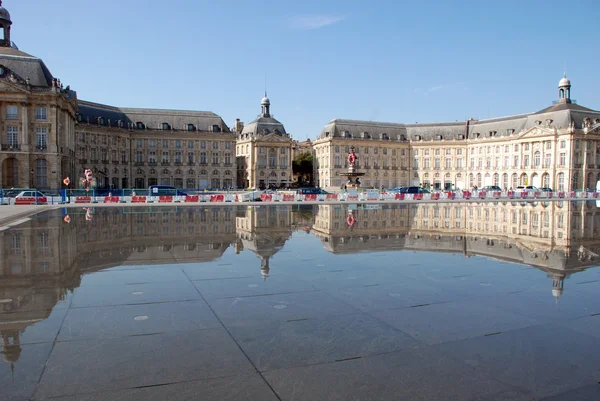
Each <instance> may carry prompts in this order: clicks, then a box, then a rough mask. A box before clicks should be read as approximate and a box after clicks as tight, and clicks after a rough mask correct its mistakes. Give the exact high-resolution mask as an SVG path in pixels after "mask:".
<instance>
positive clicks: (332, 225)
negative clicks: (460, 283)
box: [313, 202, 600, 296]
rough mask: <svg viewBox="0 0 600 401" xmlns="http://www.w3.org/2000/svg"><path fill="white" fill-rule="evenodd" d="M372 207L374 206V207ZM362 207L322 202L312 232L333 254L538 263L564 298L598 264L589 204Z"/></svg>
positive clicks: (595, 216)
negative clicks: (399, 253) (397, 253)
mask: <svg viewBox="0 0 600 401" xmlns="http://www.w3.org/2000/svg"><path fill="white" fill-rule="evenodd" d="M369 206H372V205H369ZM375 207H376V208H375V209H370V210H369V209H366V208H365V209H358V210H355V211H354V212H353V214H352V215H353V217H354V218H355V222H354V226H353V227H352V229H350V227H349V225H348V213H347V209H346V207H344V206H340V205H319V206H316V211H315V214H316V216H315V225H314V227H313V233H314V234H315V235H317V236H318V237H319V238H320V239H321V241H322V242H323V246H324V247H325V249H327V250H328V251H330V252H332V253H339V254H343V253H356V252H363V251H378V250H381V251H385V250H416V251H433V252H449V253H462V254H464V255H465V256H467V257H470V256H472V255H481V256H488V257H493V258H495V259H499V260H506V261H510V262H515V263H522V264H527V265H531V266H535V267H537V268H539V269H541V270H543V271H545V272H547V273H548V274H549V275H550V276H551V277H552V279H553V294H554V295H555V296H560V295H561V294H562V292H563V281H564V278H565V277H566V276H568V275H569V274H572V273H575V272H578V271H581V270H584V269H585V268H587V267H590V266H594V265H595V264H596V263H597V262H596V261H597V258H598V254H599V253H600V241H599V240H597V239H596V238H597V236H598V231H599V229H600V211H599V210H598V209H597V208H596V206H595V205H594V204H593V203H592V202H587V203H584V202H535V203H520V202H498V203H485V204H479V203H472V204H471V203H465V204H458V205H456V204H454V205H452V204H443V203H439V204H423V205H393V206H392V207H390V208H385V209H384V208H380V207H379V206H375Z"/></svg>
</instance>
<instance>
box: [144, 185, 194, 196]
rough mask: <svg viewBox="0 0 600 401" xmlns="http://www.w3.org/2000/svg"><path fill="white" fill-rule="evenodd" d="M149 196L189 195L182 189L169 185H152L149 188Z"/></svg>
mask: <svg viewBox="0 0 600 401" xmlns="http://www.w3.org/2000/svg"><path fill="white" fill-rule="evenodd" d="M148 195H149V196H187V193H185V192H183V191H182V190H181V189H177V188H175V187H170V186H168V185H152V186H150V188H148Z"/></svg>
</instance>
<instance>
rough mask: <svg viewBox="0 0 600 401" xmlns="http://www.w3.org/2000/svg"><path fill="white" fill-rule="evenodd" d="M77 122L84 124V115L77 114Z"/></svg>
mask: <svg viewBox="0 0 600 401" xmlns="http://www.w3.org/2000/svg"><path fill="white" fill-rule="evenodd" d="M77 121H79V122H82V121H83V114H81V113H80V114H77Z"/></svg>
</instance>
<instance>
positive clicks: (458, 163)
mask: <svg viewBox="0 0 600 401" xmlns="http://www.w3.org/2000/svg"><path fill="white" fill-rule="evenodd" d="M456 168H462V159H456Z"/></svg>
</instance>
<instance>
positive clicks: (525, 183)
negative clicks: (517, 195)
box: [521, 173, 529, 185]
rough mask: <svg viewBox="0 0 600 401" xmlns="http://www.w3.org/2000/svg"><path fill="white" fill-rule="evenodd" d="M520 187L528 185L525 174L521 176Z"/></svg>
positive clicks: (527, 177)
mask: <svg viewBox="0 0 600 401" xmlns="http://www.w3.org/2000/svg"><path fill="white" fill-rule="evenodd" d="M521 185H529V176H528V175H527V174H525V173H523V174H522V175H521Z"/></svg>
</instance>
